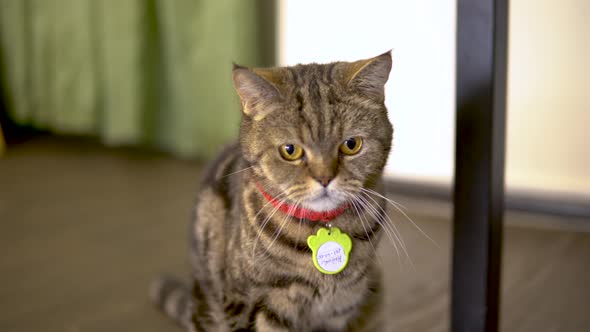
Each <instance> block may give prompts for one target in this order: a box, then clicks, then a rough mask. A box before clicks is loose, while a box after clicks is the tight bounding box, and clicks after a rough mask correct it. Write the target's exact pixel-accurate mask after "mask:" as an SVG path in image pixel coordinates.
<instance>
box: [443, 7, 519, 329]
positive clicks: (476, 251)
mask: <svg viewBox="0 0 590 332" xmlns="http://www.w3.org/2000/svg"><path fill="white" fill-rule="evenodd" d="M457 6H458V7H457V64H456V65H457V91H456V95H457V119H456V143H455V144H456V150H455V189H454V227H453V268H452V285H451V288H452V300H451V307H452V313H451V330H452V331H454V332H458V331H488V332H491V331H497V330H498V324H499V308H500V306H499V302H500V270H501V248H502V223H503V221H502V219H503V211H504V154H505V153H504V149H505V122H506V67H507V63H506V62H507V60H506V58H507V45H508V41H507V39H508V37H507V31H508V0H458V3H457Z"/></svg>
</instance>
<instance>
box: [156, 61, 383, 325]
mask: <svg viewBox="0 0 590 332" xmlns="http://www.w3.org/2000/svg"><path fill="white" fill-rule="evenodd" d="M390 69H391V55H390V53H389V52H387V53H385V54H382V55H380V56H377V57H375V58H372V59H367V60H361V61H357V62H352V63H349V62H335V63H330V64H308V65H297V66H294V67H282V68H271V69H248V68H245V67H240V66H236V67H235V68H234V83H235V86H236V90H237V92H238V94H239V95H240V98H241V100H242V106H243V107H242V109H243V117H242V124H241V127H240V139H239V142H238V143H236V144H235V145H232V146H229V147H227V148H226V149H225V150H224V151H223V152H222V153H221V154H220V155H219V157H218V158H217V159H216V160H215V161H214V162H213V163H212V164H211V165H210V166H209V168H208V170H207V171H206V172H205V174H204V177H203V181H202V183H201V189H200V193H199V198H198V202H197V204H196V206H195V208H194V218H193V219H194V220H193V223H192V226H191V262H192V266H193V274H192V276H191V277H192V284H191V291H190V292H189V288H188V287H185V286H184V285H183V283H181V282H180V281H176V280H175V279H173V278H164V279H161V280H159V281H158V282H156V283H154V284H153V285H152V289H151V294H152V298H153V299H154V301H155V302H156V303H158V304H159V305H160V306H161V307H162V308H163V309H164V310H165V311H166V312H167V313H168V314H169V315H170V316H172V317H174V318H175V319H176V320H177V321H178V322H180V323H181V324H183V325H184V326H186V327H187V328H188V329H189V330H192V331H248V330H256V331H349V330H355V331H357V330H369V329H371V330H375V331H378V330H379V328H378V326H379V325H378V323H379V317H378V309H379V285H380V276H379V268H378V266H377V265H376V263H375V257H374V254H375V246H376V245H377V241H378V240H379V238H380V235H381V232H382V230H381V227H382V226H381V225H382V223H383V219H382V218H384V209H385V206H384V205H385V202H384V201H383V200H382V199H380V198H379V197H378V196H375V197H372V198H371V199H369V197H367V196H362V194H361V189H360V188H367V189H372V190H375V191H377V192H380V178H381V172H382V170H383V167H384V165H385V163H386V160H387V156H388V154H389V151H390V148H391V139H392V133H393V129H392V126H391V124H390V122H389V120H388V117H387V111H386V109H385V105H384V84H385V82H386V81H387V78H388V76H389V71H390ZM354 136H360V137H362V139H363V146H362V149H361V151H360V152H359V153H358V154H357V155H354V156H345V155H342V154H341V153H339V146H340V145H341V144H342V142H343V141H344V140H345V139H347V138H349V137H354ZM284 144H298V145H300V146H302V147H303V148H304V150H305V155H304V158H302V159H301V160H298V161H295V162H289V161H286V160H284V159H282V158H281V156H280V154H279V152H278V147H280V146H281V145H284ZM326 178H328V179H331V180H332V181H331V184H330V186H331V187H328V188H331V189H330V190H331V193H330V194H329V195H332V196H330V197H331V198H330V199H329V200H330V202H340V201H343V202H344V201H347V202H356V203H355V204H354V205H353V207H354V208H349V209H348V210H347V211H346V212H345V213H344V214H343V215H341V216H339V217H338V218H336V219H334V220H333V221H331V224H332V225H333V226H337V227H339V228H340V229H341V230H342V231H343V232H345V233H347V234H349V235H350V237H351V238H352V242H353V249H352V252H351V256H350V261H349V264H348V266H347V267H346V268H345V269H344V270H343V271H342V272H341V273H339V274H335V275H326V274H322V273H321V272H319V271H318V270H317V269H316V268H315V267H314V265H313V263H312V257H311V250H310V249H309V248H308V247H307V244H306V239H307V237H308V236H309V235H312V234H315V233H316V231H317V230H318V228H319V227H325V226H326V224H325V223H322V222H312V221H308V220H305V219H303V220H301V219H295V218H294V217H290V216H288V215H286V214H285V213H283V212H281V211H274V208H273V207H272V206H271V205H270V204H267V203H268V202H267V201H266V200H265V198H264V197H263V196H262V194H261V192H260V191H259V190H258V188H257V186H256V184H257V183H258V184H259V185H261V186H262V187H263V188H264V189H265V191H267V192H269V193H270V194H272V195H273V196H275V197H277V198H280V199H286V200H287V202H290V204H295V203H300V204H303V205H305V206H308V205H306V204H312V203H313V202H320V201H321V202H322V203H321V204H328V205H329V204H332V203H329V202H328V201H326V200H321V199H320V198H318V199H315V198H314V197H315V194H316V193H317V192H318V191H321V190H322V187H321V185H319V184H318V182H319V180H318V179H326ZM349 195H356V197H359V196H361V197H365V201H364V202H365V204H362V203H361V202H360V201H359V200H358V199H355V198H352V197H353V196H349ZM310 202H311V203H310ZM326 202H328V203H326ZM318 204H319V203H318ZM334 204H336V203H334ZM367 204H371V206H370V207H367V206H366V205H367ZM361 205H364V207H362V206H361ZM310 206H317V205H310Z"/></svg>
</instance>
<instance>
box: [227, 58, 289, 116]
mask: <svg viewBox="0 0 590 332" xmlns="http://www.w3.org/2000/svg"><path fill="white" fill-rule="evenodd" d="M272 75H273V71H272V69H249V68H246V67H242V66H239V65H236V64H234V69H233V73H232V76H233V81H234V87H235V89H236V91H237V92H238V95H239V96H240V100H241V102H242V112H244V114H245V115H246V116H249V117H251V118H253V119H254V120H256V121H259V120H262V119H264V117H265V116H267V115H268V114H269V113H271V112H272V111H274V110H275V108H276V107H277V104H278V102H279V101H280V100H281V94H280V93H279V90H277V88H276V87H275V86H274V85H273V84H272V83H271V82H269V81H268V80H267V78H271V77H272Z"/></svg>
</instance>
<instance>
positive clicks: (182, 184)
mask: <svg viewBox="0 0 590 332" xmlns="http://www.w3.org/2000/svg"><path fill="white" fill-rule="evenodd" d="M200 169H201V167H200V165H199V163H196V162H188V161H179V160H174V159H171V158H169V157H167V156H166V155H163V154H158V153H148V152H142V151H137V150H131V149H106V148H103V147H100V146H99V145H98V144H95V143H91V142H87V141H84V140H82V141H80V140H72V139H55V138H41V139H34V140H31V141H27V142H25V143H21V144H19V145H16V146H9V147H8V153H7V155H5V156H4V158H3V159H0V250H1V252H2V254H1V255H0V331H6V332H9V331H46V332H51V331H64V332H76V331H144V332H148V331H180V330H179V329H178V328H177V327H176V326H174V325H173V324H172V323H170V322H169V321H168V320H167V319H165V318H164V317H163V316H162V315H161V314H160V313H158V312H157V311H156V310H155V309H154V308H153V307H152V306H151V305H150V303H149V302H148V299H147V285H148V283H149V281H150V280H151V279H152V277H154V276H155V275H157V274H159V273H160V272H163V271H166V272H174V273H177V274H179V275H182V274H184V275H186V272H187V259H186V255H185V253H186V238H187V235H186V233H185V230H186V227H187V224H188V216H189V209H190V207H191V204H192V202H193V199H194V197H195V191H196V189H197V188H196V185H195V184H196V180H197V178H198V175H199V172H200ZM397 200H398V201H399V202H400V203H402V204H404V203H406V201H405V199H404V197H397ZM409 201H410V200H409V199H408V202H409ZM430 204H431V203H429V202H418V203H416V202H415V201H414V202H413V203H412V204H409V205H408V211H407V212H408V215H409V216H410V217H411V218H412V219H413V221H414V222H415V223H416V224H417V225H419V227H420V228H421V229H422V230H423V231H424V232H425V233H426V234H428V236H429V237H430V238H432V240H433V241H430V240H429V239H428V238H426V237H425V236H424V235H423V234H422V233H421V232H419V231H417V230H416V228H415V227H414V226H412V225H411V224H410V223H409V222H407V221H405V220H404V218H403V216H402V215H400V214H399V213H398V212H396V211H393V210H392V211H391V212H390V215H391V216H392V217H393V218H394V220H395V221H396V222H397V224H398V226H399V227H400V230H401V232H402V234H403V236H404V240H405V242H406V245H407V252H408V255H407V256H406V254H405V253H403V252H402V253H400V255H399V256H398V255H397V254H396V251H395V250H394V249H393V247H392V246H391V245H390V243H388V242H387V241H383V242H382V245H381V247H380V248H379V259H380V260H381V261H382V264H383V267H384V270H385V278H386V280H387V294H386V299H387V301H386V305H385V307H384V308H383V309H384V310H385V311H386V312H387V313H388V318H389V322H388V324H387V326H386V331H418V332H420V331H448V326H449V313H448V311H449V289H448V286H449V264H450V260H449V252H450V229H451V228H450V222H449V218H448V214H445V213H439V214H437V213H425V211H430V212H432V209H429V207H430ZM416 207H418V208H416ZM512 218H513V219H514V218H516V219H518V216H517V217H512ZM523 218H524V217H523ZM526 218H528V219H529V220H530V219H531V218H532V219H534V218H535V217H534V216H530V215H529V216H526ZM539 218H542V217H539ZM510 224H511V225H513V226H509V227H507V229H506V231H505V247H504V250H505V251H504V274H503V291H502V321H501V327H502V331H590V233H587V232H581V231H577V232H576V231H572V230H559V229H555V228H544V229H536V228H531V227H530V226H527V227H524V226H522V225H520V226H519V223H518V220H516V222H514V223H512V222H511V223H510ZM526 224H527V225H530V222H529V223H526ZM514 225H515V226H514ZM435 243H436V244H435Z"/></svg>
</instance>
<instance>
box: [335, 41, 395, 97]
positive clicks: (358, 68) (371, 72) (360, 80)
mask: <svg viewBox="0 0 590 332" xmlns="http://www.w3.org/2000/svg"><path fill="white" fill-rule="evenodd" d="M390 71H391V51H388V52H385V53H383V54H381V55H379V56H376V57H374V58H371V59H365V60H359V61H355V62H349V63H344V68H343V73H342V76H341V77H342V79H343V81H344V82H343V83H344V84H345V85H346V86H347V87H349V88H352V89H353V90H356V91H358V92H360V93H361V94H363V95H366V96H367V97H369V98H373V99H376V100H378V101H383V100H384V98H385V83H386V82H387V79H388V78H389V72H390Z"/></svg>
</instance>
